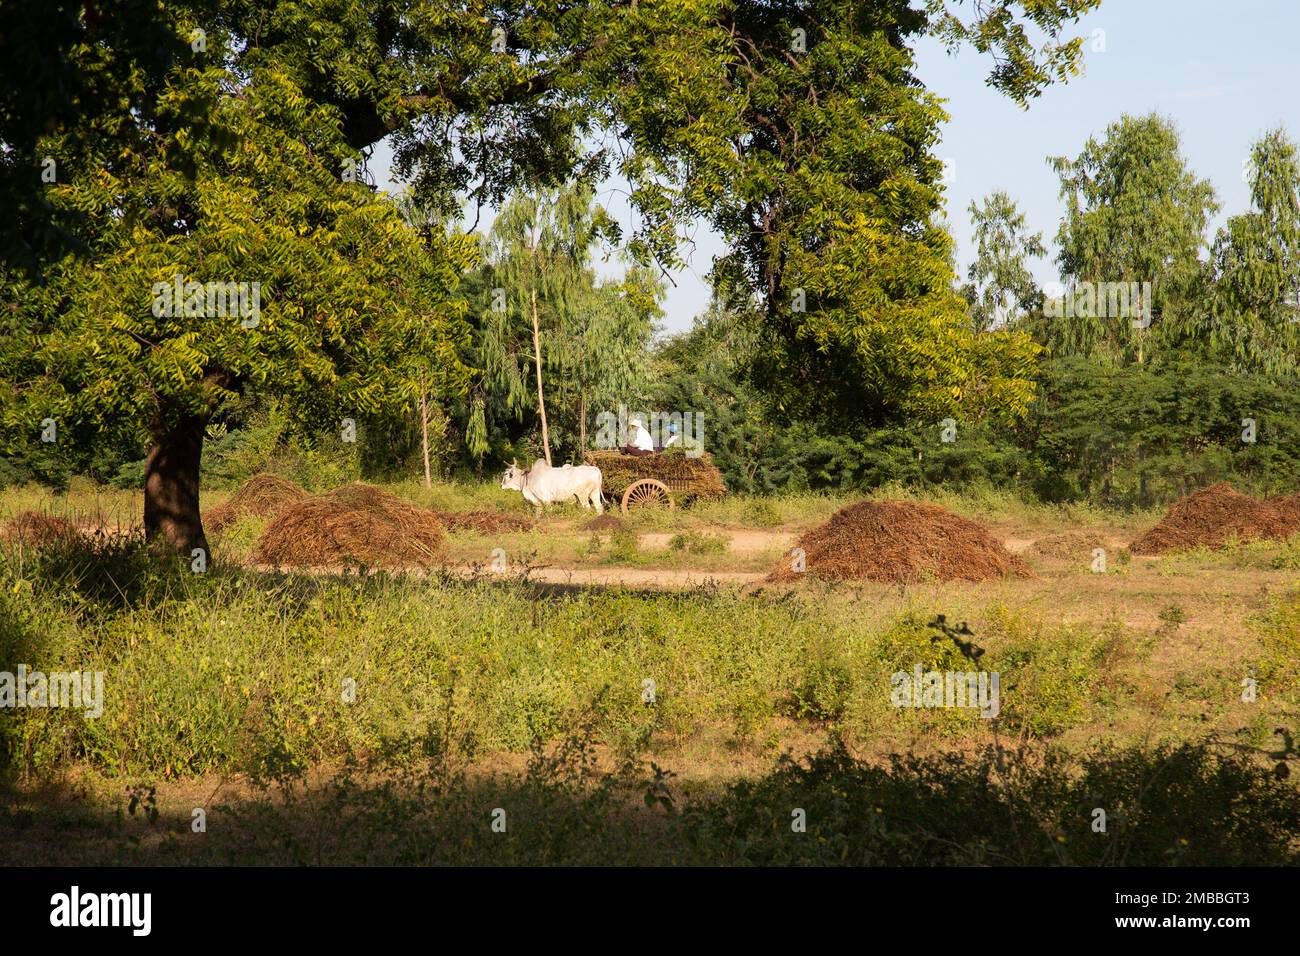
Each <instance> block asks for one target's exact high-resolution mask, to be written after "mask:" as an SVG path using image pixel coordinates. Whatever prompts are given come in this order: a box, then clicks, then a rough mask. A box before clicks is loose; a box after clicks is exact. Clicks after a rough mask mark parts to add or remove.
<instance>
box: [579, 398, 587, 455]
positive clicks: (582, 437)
mask: <svg viewBox="0 0 1300 956" xmlns="http://www.w3.org/2000/svg"><path fill="white" fill-rule="evenodd" d="M578 453H579V454H580V455H585V454H586V453H587V393H586V392H585V391H583V392H582V393H581V394H579V396H578Z"/></svg>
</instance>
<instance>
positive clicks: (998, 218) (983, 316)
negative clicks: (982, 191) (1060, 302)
mask: <svg viewBox="0 0 1300 956" xmlns="http://www.w3.org/2000/svg"><path fill="white" fill-rule="evenodd" d="M970 216H971V223H972V225H974V227H975V234H974V240H975V261H974V262H972V263H971V266H970V269H969V271H968V273H967V276H968V278H969V279H970V282H971V284H970V285H969V286H967V287H966V297H967V301H968V302H969V303H970V308H971V316H972V318H973V319H974V320H975V328H976V329H978V330H980V331H984V330H986V329H991V328H1002V327H1005V326H1007V325H1011V324H1013V323H1015V322H1017V321H1018V320H1020V319H1022V318H1024V317H1025V316H1026V315H1029V314H1031V313H1033V312H1036V311H1041V309H1042V306H1043V293H1042V290H1040V289H1039V288H1038V283H1037V282H1035V281H1034V276H1033V273H1032V272H1030V271H1029V266H1028V264H1027V262H1026V260H1028V259H1031V258H1032V259H1038V258H1042V257H1043V256H1045V255H1047V250H1046V249H1045V248H1044V247H1043V234H1042V233H1040V232H1036V233H1032V234H1031V233H1029V232H1028V231H1027V229H1026V227H1025V216H1024V214H1023V213H1022V212H1020V210H1019V209H1017V208H1016V204H1015V201H1014V200H1012V198H1011V197H1010V196H1008V195H1007V194H1006V193H1005V192H1002V191H1001V190H997V191H994V192H992V193H989V194H988V195H987V196H985V197H984V201H983V202H982V203H980V204H978V205H977V204H976V203H974V202H972V203H971V204H970Z"/></svg>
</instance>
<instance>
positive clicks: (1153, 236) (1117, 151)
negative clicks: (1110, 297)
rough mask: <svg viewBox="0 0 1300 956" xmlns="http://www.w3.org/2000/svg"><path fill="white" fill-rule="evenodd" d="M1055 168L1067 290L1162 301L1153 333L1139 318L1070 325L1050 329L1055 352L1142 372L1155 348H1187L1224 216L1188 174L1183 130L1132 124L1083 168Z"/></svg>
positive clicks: (1062, 322)
mask: <svg viewBox="0 0 1300 956" xmlns="http://www.w3.org/2000/svg"><path fill="white" fill-rule="evenodd" d="M1049 163H1050V164H1051V166H1052V168H1053V169H1055V170H1056V172H1057V174H1058V176H1060V179H1061V198H1062V199H1064V200H1065V216H1064V218H1063V219H1062V222H1061V227H1060V230H1059V232H1058V233H1057V245H1058V247H1059V254H1058V257H1057V261H1058V263H1059V265H1060V268H1061V274H1062V276H1063V278H1064V279H1065V281H1066V285H1067V290H1068V289H1070V288H1073V287H1075V286H1077V284H1078V283H1082V282H1089V283H1102V282H1107V283H1109V282H1138V283H1143V282H1150V283H1151V299H1152V301H1151V303H1150V306H1149V307H1150V309H1151V313H1152V323H1151V326H1150V328H1142V327H1139V325H1140V323H1139V324H1135V322H1134V320H1133V316H1131V315H1097V314H1092V315H1076V316H1073V317H1070V316H1062V317H1061V318H1054V319H1053V320H1052V321H1051V322H1050V323H1049V325H1048V330H1047V331H1048V334H1049V344H1050V345H1052V346H1053V347H1054V349H1055V350H1056V351H1058V352H1059V353H1061V354H1072V355H1096V356H1098V357H1101V358H1104V359H1105V360H1107V361H1113V362H1119V363H1125V362H1137V363H1139V364H1141V363H1142V362H1143V361H1144V360H1145V358H1146V357H1147V355H1148V354H1149V353H1150V351H1151V347H1152V346H1153V345H1154V344H1156V343H1166V344H1168V343H1169V342H1171V341H1177V337H1178V336H1179V335H1181V334H1182V333H1183V332H1184V330H1185V329H1186V327H1187V326H1188V324H1189V323H1190V322H1191V321H1192V318H1193V316H1194V314H1195V312H1196V310H1198V309H1201V308H1203V303H1204V301H1205V295H1206V292H1207V288H1208V287H1207V285H1206V278H1207V276H1206V267H1205V264H1204V262H1203V261H1202V259H1201V258H1200V253H1201V251H1202V249H1203V248H1204V246H1205V230H1206V227H1207V225H1208V223H1209V220H1210V218H1211V217H1212V216H1213V215H1214V214H1215V213H1216V212H1217V211H1218V208H1219V206H1218V203H1217V202H1216V200H1215V198H1214V188H1213V187H1212V186H1211V185H1210V183H1209V181H1208V180H1204V179H1199V178H1197V176H1196V175H1195V174H1194V173H1193V172H1192V171H1191V170H1190V169H1189V168H1188V167H1187V163H1186V161H1185V159H1184V158H1183V156H1182V153H1181V150H1180V145H1179V137H1178V131H1177V129H1175V127H1174V125H1173V123H1172V122H1170V121H1169V120H1167V119H1164V118H1163V117H1160V116H1158V115H1156V114H1151V115H1149V116H1143V117H1134V116H1123V117H1121V118H1120V119H1119V121H1117V122H1115V123H1112V124H1111V125H1110V126H1108V127H1107V129H1106V133H1105V136H1104V138H1102V139H1100V140H1098V139H1096V138H1089V140H1088V141H1087V143H1085V144H1084V148H1083V151H1082V152H1081V153H1080V154H1079V156H1078V157H1077V158H1075V159H1074V160H1068V159H1066V158H1064V157H1060V156H1058V157H1052V158H1051V159H1049ZM1141 305H1142V307H1143V308H1146V307H1147V304H1146V303H1141ZM1092 311H1094V312H1100V311H1104V310H1101V309H1096V310H1092Z"/></svg>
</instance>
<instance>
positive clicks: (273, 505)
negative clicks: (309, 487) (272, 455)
mask: <svg viewBox="0 0 1300 956" xmlns="http://www.w3.org/2000/svg"><path fill="white" fill-rule="evenodd" d="M309 497H310V495H308V494H307V492H306V491H304V490H303V489H302V488H301V487H299V486H298V485H296V484H294V483H293V482H292V481H286V480H285V479H283V478H277V477H276V476H275V475H266V474H262V475H254V476H253V477H252V478H249V479H248V481H246V482H244V484H243V485H242V486H241V487H240V489H239V490H238V491H236V492H235V493H234V494H233V495H231V497H230V500H229V501H227V502H226V503H225V504H224V505H221V506H219V507H216V508H213V509H212V510H211V511H210V512H208V513H207V514H206V515H205V516H204V518H203V524H204V528H205V530H207V531H209V532H213V533H216V532H220V531H222V530H223V529H225V528H226V527H227V526H229V525H231V524H234V522H235V521H237V520H238V519H240V518H242V517H244V516H245V515H257V516H258V517H262V518H265V517H268V516H270V515H274V514H276V513H277V512H279V511H281V510H283V509H284V508H286V507H288V506H289V505H293V504H297V503H298V502H300V501H305V500H306V499H307V498H309Z"/></svg>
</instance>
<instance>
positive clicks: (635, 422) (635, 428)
mask: <svg viewBox="0 0 1300 956" xmlns="http://www.w3.org/2000/svg"><path fill="white" fill-rule="evenodd" d="M628 438H630V439H631V441H629V442H628V444H626V445H624V446H623V448H622V451H623V452H624V453H625V454H628V455H649V454H652V453H653V452H654V450H655V441H654V439H653V438H651V437H650V432H649V431H648V430H647V429H646V427H645V422H643V421H641V419H639V418H634V419H632V421H630V422H629V423H628Z"/></svg>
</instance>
